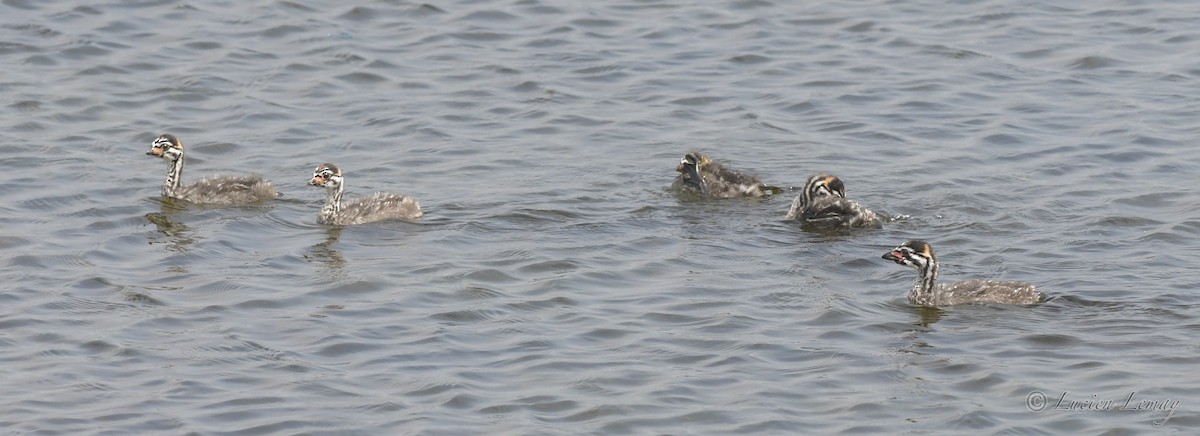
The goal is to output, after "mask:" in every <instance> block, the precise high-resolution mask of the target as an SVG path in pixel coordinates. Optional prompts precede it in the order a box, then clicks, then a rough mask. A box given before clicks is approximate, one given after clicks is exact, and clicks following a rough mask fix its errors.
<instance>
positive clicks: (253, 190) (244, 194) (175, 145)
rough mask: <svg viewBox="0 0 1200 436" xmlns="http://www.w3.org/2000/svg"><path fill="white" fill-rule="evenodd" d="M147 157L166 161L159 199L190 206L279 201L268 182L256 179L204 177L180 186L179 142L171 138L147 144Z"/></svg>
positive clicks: (175, 138) (180, 142)
mask: <svg viewBox="0 0 1200 436" xmlns="http://www.w3.org/2000/svg"><path fill="white" fill-rule="evenodd" d="M146 154H147V155H149V156H155V157H161V158H163V159H166V160H167V179H166V180H165V181H163V186H162V195H163V196H164V197H171V198H178V199H180V200H187V201H190V202H192V203H204V204H249V203H255V202H259V201H264V200H271V199H275V198H277V197H279V195H280V194H279V191H276V190H275V187H274V186H271V182H268V181H266V180H263V178H262V177H259V176H257V175H251V176H244V177H229V176H217V177H205V178H203V179H200V180H198V181H196V183H192V184H190V185H186V186H184V185H183V182H182V180H181V179H182V177H183V141H180V140H179V138H177V137H175V135H169V134H163V135H161V136H159V137H158V139H155V140H154V143H153V144H150V151H147V152H146Z"/></svg>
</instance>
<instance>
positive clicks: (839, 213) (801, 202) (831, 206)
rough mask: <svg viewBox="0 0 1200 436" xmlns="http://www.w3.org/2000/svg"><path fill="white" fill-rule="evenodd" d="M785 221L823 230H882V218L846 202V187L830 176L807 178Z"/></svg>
mask: <svg viewBox="0 0 1200 436" xmlns="http://www.w3.org/2000/svg"><path fill="white" fill-rule="evenodd" d="M784 219H785V220H797V221H800V222H803V223H807V224H814V225H817V226H821V227H845V228H851V227H871V228H881V227H883V221H882V220H880V219H879V215H876V214H875V212H871V211H870V210H867V208H865V207H862V206H861V205H859V204H858V202H856V201H854V200H851V199H848V198H846V185H845V184H844V183H842V180H841V179H839V178H837V176H831V175H828V174H817V175H815V176H812V177H809V178H808V181H807V182H805V183H804V190H803V191H801V192H800V195H798V196H796V199H795V200H793V201H792V208H791V209H789V210H788V213H787V216H785V217H784Z"/></svg>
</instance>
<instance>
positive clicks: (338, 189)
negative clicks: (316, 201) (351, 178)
mask: <svg viewBox="0 0 1200 436" xmlns="http://www.w3.org/2000/svg"><path fill="white" fill-rule="evenodd" d="M345 184H346V181H345V179H343V180H342V183H338V184H337V186H331V187H328V188H325V206H322V207H321V217H322V218H324V219H325V220H326V221H328V220H331V219H332V218H333V217H335V216H337V214H338V212H340V211H341V210H342V189H343V187H344V186H345Z"/></svg>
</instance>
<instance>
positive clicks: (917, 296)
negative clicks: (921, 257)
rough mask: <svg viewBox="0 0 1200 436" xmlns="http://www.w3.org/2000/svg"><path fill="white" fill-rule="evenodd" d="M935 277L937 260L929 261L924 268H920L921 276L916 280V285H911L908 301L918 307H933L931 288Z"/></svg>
mask: <svg viewBox="0 0 1200 436" xmlns="http://www.w3.org/2000/svg"><path fill="white" fill-rule="evenodd" d="M937 276H938V263H937V259H929V262H927V263H926V264H925V267H924V268H921V276H920V277H918V278H917V284H916V285H913V288H912V290H911V291H908V299H909V300H911V301H912V302H913V303H914V304H917V305H919V306H933V287H934V282H935V281H937Z"/></svg>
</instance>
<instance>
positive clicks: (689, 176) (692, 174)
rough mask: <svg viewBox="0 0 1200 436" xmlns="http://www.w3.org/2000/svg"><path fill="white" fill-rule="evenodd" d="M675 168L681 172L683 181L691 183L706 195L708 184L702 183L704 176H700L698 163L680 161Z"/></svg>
mask: <svg viewBox="0 0 1200 436" xmlns="http://www.w3.org/2000/svg"><path fill="white" fill-rule="evenodd" d="M675 170H676V171H679V172H680V173H683V183H686V184H688V185H692V186H694V187H695V188H696V189H699V190H700V192H701V193H703V194H704V195H708V184H706V183H704V178H703V177H701V176H700V166H699V165H691V164H683V163H680V164H679V166H678V167H676V168H675Z"/></svg>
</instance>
